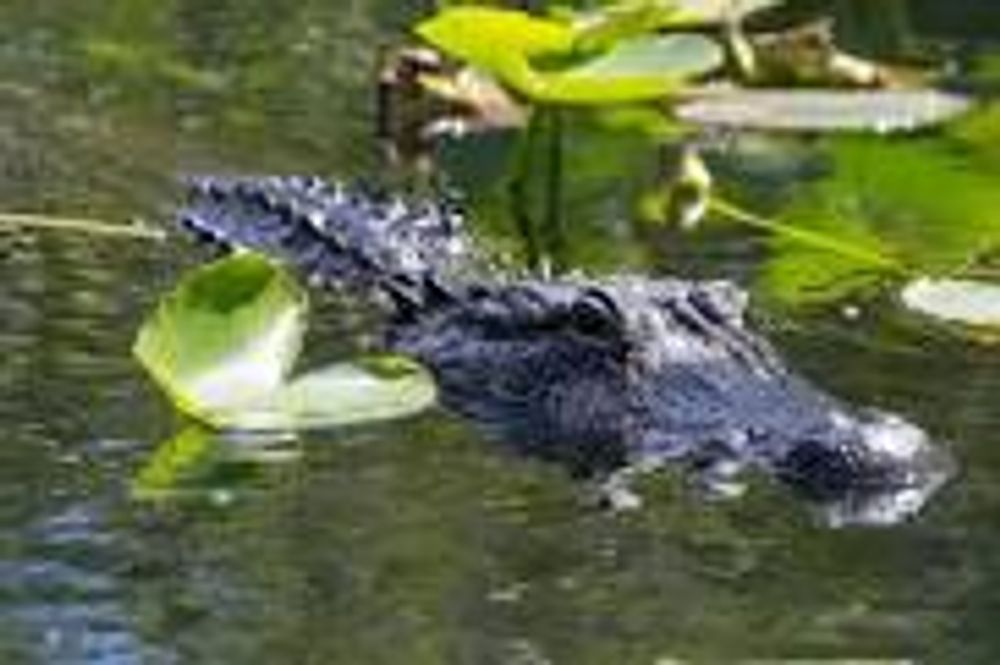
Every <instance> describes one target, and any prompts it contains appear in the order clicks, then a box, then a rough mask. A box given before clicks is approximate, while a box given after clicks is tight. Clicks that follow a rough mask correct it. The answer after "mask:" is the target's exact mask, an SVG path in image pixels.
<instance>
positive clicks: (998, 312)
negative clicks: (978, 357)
mask: <svg viewBox="0 0 1000 665" xmlns="http://www.w3.org/2000/svg"><path fill="white" fill-rule="evenodd" d="M900 298H901V300H902V301H903V304H904V305H906V306H907V307H908V308H910V309H911V310H913V311H915V312H919V313H921V314H925V315H927V316H932V317H934V318H937V319H940V320H942V321H946V322H949V323H959V324H964V325H968V326H973V327H977V328H996V329H998V330H1000V284H996V283H991V282H981V281H976V280H971V279H930V278H926V277H925V278H920V279H915V280H913V281H912V282H910V283H909V284H907V285H906V286H905V287H904V288H903V290H902V291H901V292H900Z"/></svg>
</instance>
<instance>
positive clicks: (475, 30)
mask: <svg viewBox="0 0 1000 665" xmlns="http://www.w3.org/2000/svg"><path fill="white" fill-rule="evenodd" d="M414 30H415V32H416V33H417V34H418V35H419V36H420V37H421V38H423V39H425V40H427V42H429V43H430V44H432V45H433V46H435V47H436V48H438V49H440V50H442V51H444V52H445V53H447V54H448V55H450V56H451V57H453V58H457V59H459V60H464V61H465V62H467V63H469V64H470V65H472V66H473V67H478V68H480V69H482V70H484V71H486V72H489V73H491V74H494V75H498V76H499V77H500V78H502V79H506V78H507V77H509V76H511V75H512V72H515V70H516V69H517V68H518V63H519V62H521V63H523V62H524V61H526V60H527V59H528V58H533V57H536V56H540V55H547V54H562V53H568V52H569V51H571V50H572V48H573V41H574V39H575V36H574V33H573V30H572V29H571V28H570V27H569V26H567V25H566V24H564V23H560V22H558V21H551V20H547V19H543V18H538V17H535V16H532V15H530V14H527V13H525V12H519V11H514V10H508V9H494V8H491V7H451V8H448V9H445V10H443V11H441V12H439V13H437V14H436V15H434V16H432V17H431V18H429V19H427V20H425V21H422V22H420V23H419V24H417V26H416V28H414ZM515 76H516V74H515Z"/></svg>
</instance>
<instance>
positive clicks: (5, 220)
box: [0, 212, 167, 241]
mask: <svg viewBox="0 0 1000 665" xmlns="http://www.w3.org/2000/svg"><path fill="white" fill-rule="evenodd" d="M3 226H9V227H15V228H24V229H43V230H47V231H69V232H72V233H87V234H90V235H102V236H110V237H115V238H125V239H131V240H156V241H162V240H164V239H165V238H166V237H167V234H166V233H165V232H164V231H163V230H161V229H156V228H152V227H149V226H140V225H137V224H109V223H107V222H101V221H98V220H95V219H77V218H71V217H50V216H48V215H34V214H26V213H9V212H4V213H0V231H2V230H3Z"/></svg>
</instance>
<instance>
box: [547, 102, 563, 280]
mask: <svg viewBox="0 0 1000 665" xmlns="http://www.w3.org/2000/svg"><path fill="white" fill-rule="evenodd" d="M544 114H545V116H546V117H547V120H548V122H546V139H548V144H547V146H546V147H547V150H546V153H547V155H546V167H547V168H546V170H545V218H544V219H545V226H544V231H545V248H546V252H547V254H548V255H549V257H550V258H551V259H552V262H553V266H554V267H555V268H556V269H557V270H561V269H562V268H563V267H564V263H565V259H566V257H565V253H566V252H565V249H566V229H565V228H564V227H563V206H562V198H563V197H562V189H563V114H562V110H561V109H559V108H558V107H551V108H547V109H545V110H544Z"/></svg>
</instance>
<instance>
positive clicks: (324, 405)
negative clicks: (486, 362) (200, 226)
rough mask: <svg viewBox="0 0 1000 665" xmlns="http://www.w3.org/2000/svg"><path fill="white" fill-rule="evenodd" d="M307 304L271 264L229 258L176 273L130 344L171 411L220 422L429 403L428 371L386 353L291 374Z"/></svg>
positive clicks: (253, 427)
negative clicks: (372, 358)
mask: <svg viewBox="0 0 1000 665" xmlns="http://www.w3.org/2000/svg"><path fill="white" fill-rule="evenodd" d="M307 304H308V302H307V298H306V294H305V292H304V290H303V289H302V288H301V287H300V286H299V285H298V283H297V282H295V280H294V279H292V277H291V276H289V275H288V274H287V273H286V272H284V271H283V270H282V269H281V268H280V267H279V266H278V265H276V264H274V263H271V262H270V261H268V260H267V259H265V258H263V257H261V256H258V255H256V254H250V253H247V254H240V255H236V256H232V257H228V258H225V259H222V260H220V261H217V262H215V263H212V264H209V265H207V266H204V267H201V268H198V269H196V270H194V271H193V272H192V273H190V274H189V275H188V276H186V277H185V278H183V279H182V280H181V282H180V284H179V285H178V286H177V288H176V289H175V290H174V291H173V292H172V293H170V294H169V295H167V296H166V297H165V298H164V299H163V301H162V302H161V303H160V304H159V306H158V307H157V309H156V311H155V312H154V313H153V315H152V316H151V317H150V318H149V320H148V321H147V322H146V323H145V324H144V325H143V327H142V329H141V330H140V332H139V336H138V338H137V340H136V343H135V346H134V349H133V351H134V353H135V356H136V357H137V358H138V360H139V362H140V363H141V364H142V365H143V367H145V369H146V370H147V371H148V372H149V373H150V375H151V376H152V377H153V379H154V380H155V381H156V383H157V384H159V385H160V387H161V388H163V389H164V391H165V392H166V393H167V395H168V396H169V397H170V398H171V399H172V400H173V402H174V403H175V404H176V406H177V407H178V409H180V410H181V411H183V412H184V413H186V414H188V415H190V416H191V417H193V418H195V419H196V420H198V421H200V422H203V423H206V424H208V425H210V426H212V427H215V428H219V429H228V430H243V431H247V430H250V431H260V430H266V431H276V430H281V431H293V430H301V429H314V428H321V427H333V426H339V425H345V424H355V423H359V422H364V421H371V420H383V419H387V418H395V417H400V416H404V415H409V414H412V413H414V412H416V411H419V410H421V409H424V408H426V407H427V406H428V405H430V404H431V403H433V401H434V397H435V391H434V383H433V380H432V379H431V378H430V377H429V376H428V374H427V372H425V371H424V370H423V369H422V368H420V367H419V366H417V365H416V364H415V363H413V362H412V361H408V360H406V359H395V358H394V357H392V359H390V360H386V359H381V360H379V361H377V362H372V361H368V362H366V363H365V364H361V363H356V364H350V363H344V364H337V365H332V366H330V367H327V368H324V369H322V370H318V371H314V372H310V373H308V374H306V375H304V376H302V377H300V378H298V379H293V380H290V379H289V374H290V373H291V370H292V367H293V365H294V363H295V360H296V359H297V357H298V354H299V350H300V348H301V344H302V338H303V335H304V334H305V330H306V313H307Z"/></svg>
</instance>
